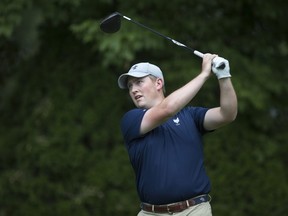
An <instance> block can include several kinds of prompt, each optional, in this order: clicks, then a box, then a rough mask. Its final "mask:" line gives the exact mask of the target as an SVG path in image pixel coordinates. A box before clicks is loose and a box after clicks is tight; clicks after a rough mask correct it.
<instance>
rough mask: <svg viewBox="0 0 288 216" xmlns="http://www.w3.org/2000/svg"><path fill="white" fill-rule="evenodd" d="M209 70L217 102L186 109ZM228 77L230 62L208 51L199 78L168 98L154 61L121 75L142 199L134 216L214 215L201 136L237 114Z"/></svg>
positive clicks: (126, 128)
mask: <svg viewBox="0 0 288 216" xmlns="http://www.w3.org/2000/svg"><path fill="white" fill-rule="evenodd" d="M221 65H222V66H225V68H224V69H223V67H221ZM211 70H213V72H214V73H215V74H216V76H217V78H218V80H219V81H218V82H219V87H220V106H219V107H216V108H211V109H208V108H202V107H190V106H187V107H186V105H187V104H188V103H189V102H190V101H191V100H192V99H193V98H194V97H195V95H196V94H197V92H198V91H199V90H200V88H201V87H202V86H203V84H204V83H205V81H206V80H207V79H208V77H209V76H210V74H211ZM230 77H231V75H230V68H229V62H228V61H227V60H226V59H223V58H221V57H218V56H217V55H212V54H205V55H204V56H203V61H202V70H201V73H200V74H199V75H198V76H196V77H195V78H194V79H192V80H191V81H190V82H188V83H187V84H186V85H184V86H183V87H181V88H179V89H178V90H176V91H174V92H173V93H171V94H170V95H168V96H167V97H165V96H164V91H165V88H164V77H163V74H162V71H161V70H160V68H158V67H157V66H155V65H153V64H149V63H139V64H136V65H133V66H132V67H131V69H130V70H129V72H128V73H125V74H122V75H121V76H120V77H119V79H118V85H119V87H120V88H122V89H125V88H128V90H129V94H130V97H131V98H132V101H133V102H134V104H135V106H136V107H137V108H136V109H132V110H130V111H128V112H127V113H126V114H125V115H124V116H123V118H122V121H121V130H122V134H123V137H124V141H125V144H126V147H127V150H128V153H129V157H130V161H131V164H132V166H133V169H134V171H135V175H136V183H137V191H138V194H139V197H140V200H141V211H140V212H139V214H138V216H145V215H171V214H176V215H193V216H196V215H199V216H200V215H201V216H211V215H212V212H211V206H210V203H209V201H210V196H209V194H208V193H209V192H210V189H211V188H210V181H209V178H208V176H207V174H206V171H205V168H204V158H203V144H202V135H204V134H205V133H206V132H209V131H213V130H215V129H217V128H219V127H221V126H223V125H226V124H228V123H230V122H232V121H233V120H234V119H235V118H236V115H237V98H236V94H235V91H234V88H233V85H232V82H231V78H230Z"/></svg>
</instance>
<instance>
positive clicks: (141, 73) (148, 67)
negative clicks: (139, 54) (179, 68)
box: [118, 62, 164, 89]
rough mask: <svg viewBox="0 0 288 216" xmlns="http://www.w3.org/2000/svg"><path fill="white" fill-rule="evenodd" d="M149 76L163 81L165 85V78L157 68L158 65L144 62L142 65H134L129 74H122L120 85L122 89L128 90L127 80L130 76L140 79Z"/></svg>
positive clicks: (119, 79) (119, 80)
mask: <svg viewBox="0 0 288 216" xmlns="http://www.w3.org/2000/svg"><path fill="white" fill-rule="evenodd" d="M148 75H153V76H155V77H157V78H160V79H162V80H163V83H164V77H163V74H162V71H161V70H160V68H159V67H157V66H156V65H153V64H150V63H148V62H142V63H138V64H135V65H133V66H132V67H131V68H130V70H129V71H128V73H124V74H122V75H121V76H120V77H119V78H118V85H119V87H120V88H121V89H126V88H127V78H128V77H129V76H131V77H137V78H140V77H145V76H148Z"/></svg>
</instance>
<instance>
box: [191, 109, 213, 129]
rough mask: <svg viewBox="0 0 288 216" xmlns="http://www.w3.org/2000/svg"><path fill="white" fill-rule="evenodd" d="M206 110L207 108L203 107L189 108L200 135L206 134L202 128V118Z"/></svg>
mask: <svg viewBox="0 0 288 216" xmlns="http://www.w3.org/2000/svg"><path fill="white" fill-rule="evenodd" d="M208 110H209V108H204V107H189V111H190V114H191V115H192V118H193V120H194V122H195V125H196V127H197V128H198V130H199V131H200V133H201V134H204V133H206V132H208V131H207V130H206V129H205V128H204V118H205V115H206V112H207V111H208Z"/></svg>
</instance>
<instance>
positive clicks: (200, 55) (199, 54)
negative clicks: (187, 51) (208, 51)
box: [194, 50, 204, 58]
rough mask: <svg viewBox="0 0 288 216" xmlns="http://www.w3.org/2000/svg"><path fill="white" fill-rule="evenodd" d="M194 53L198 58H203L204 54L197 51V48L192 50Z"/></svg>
mask: <svg viewBox="0 0 288 216" xmlns="http://www.w3.org/2000/svg"><path fill="white" fill-rule="evenodd" d="M194 54H195V55H197V56H199V57H200V58H203V56H204V54H203V53H201V52H199V51H198V50H194Z"/></svg>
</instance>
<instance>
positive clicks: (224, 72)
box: [212, 56, 231, 79]
mask: <svg viewBox="0 0 288 216" xmlns="http://www.w3.org/2000/svg"><path fill="white" fill-rule="evenodd" d="M224 66H225V67H224ZM212 71H213V73H214V74H215V75H216V76H217V78H218V79H222V78H227V77H231V74H230V66H229V61H228V60H227V59H224V58H222V57H218V56H217V57H215V58H214V59H213V61H212Z"/></svg>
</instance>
